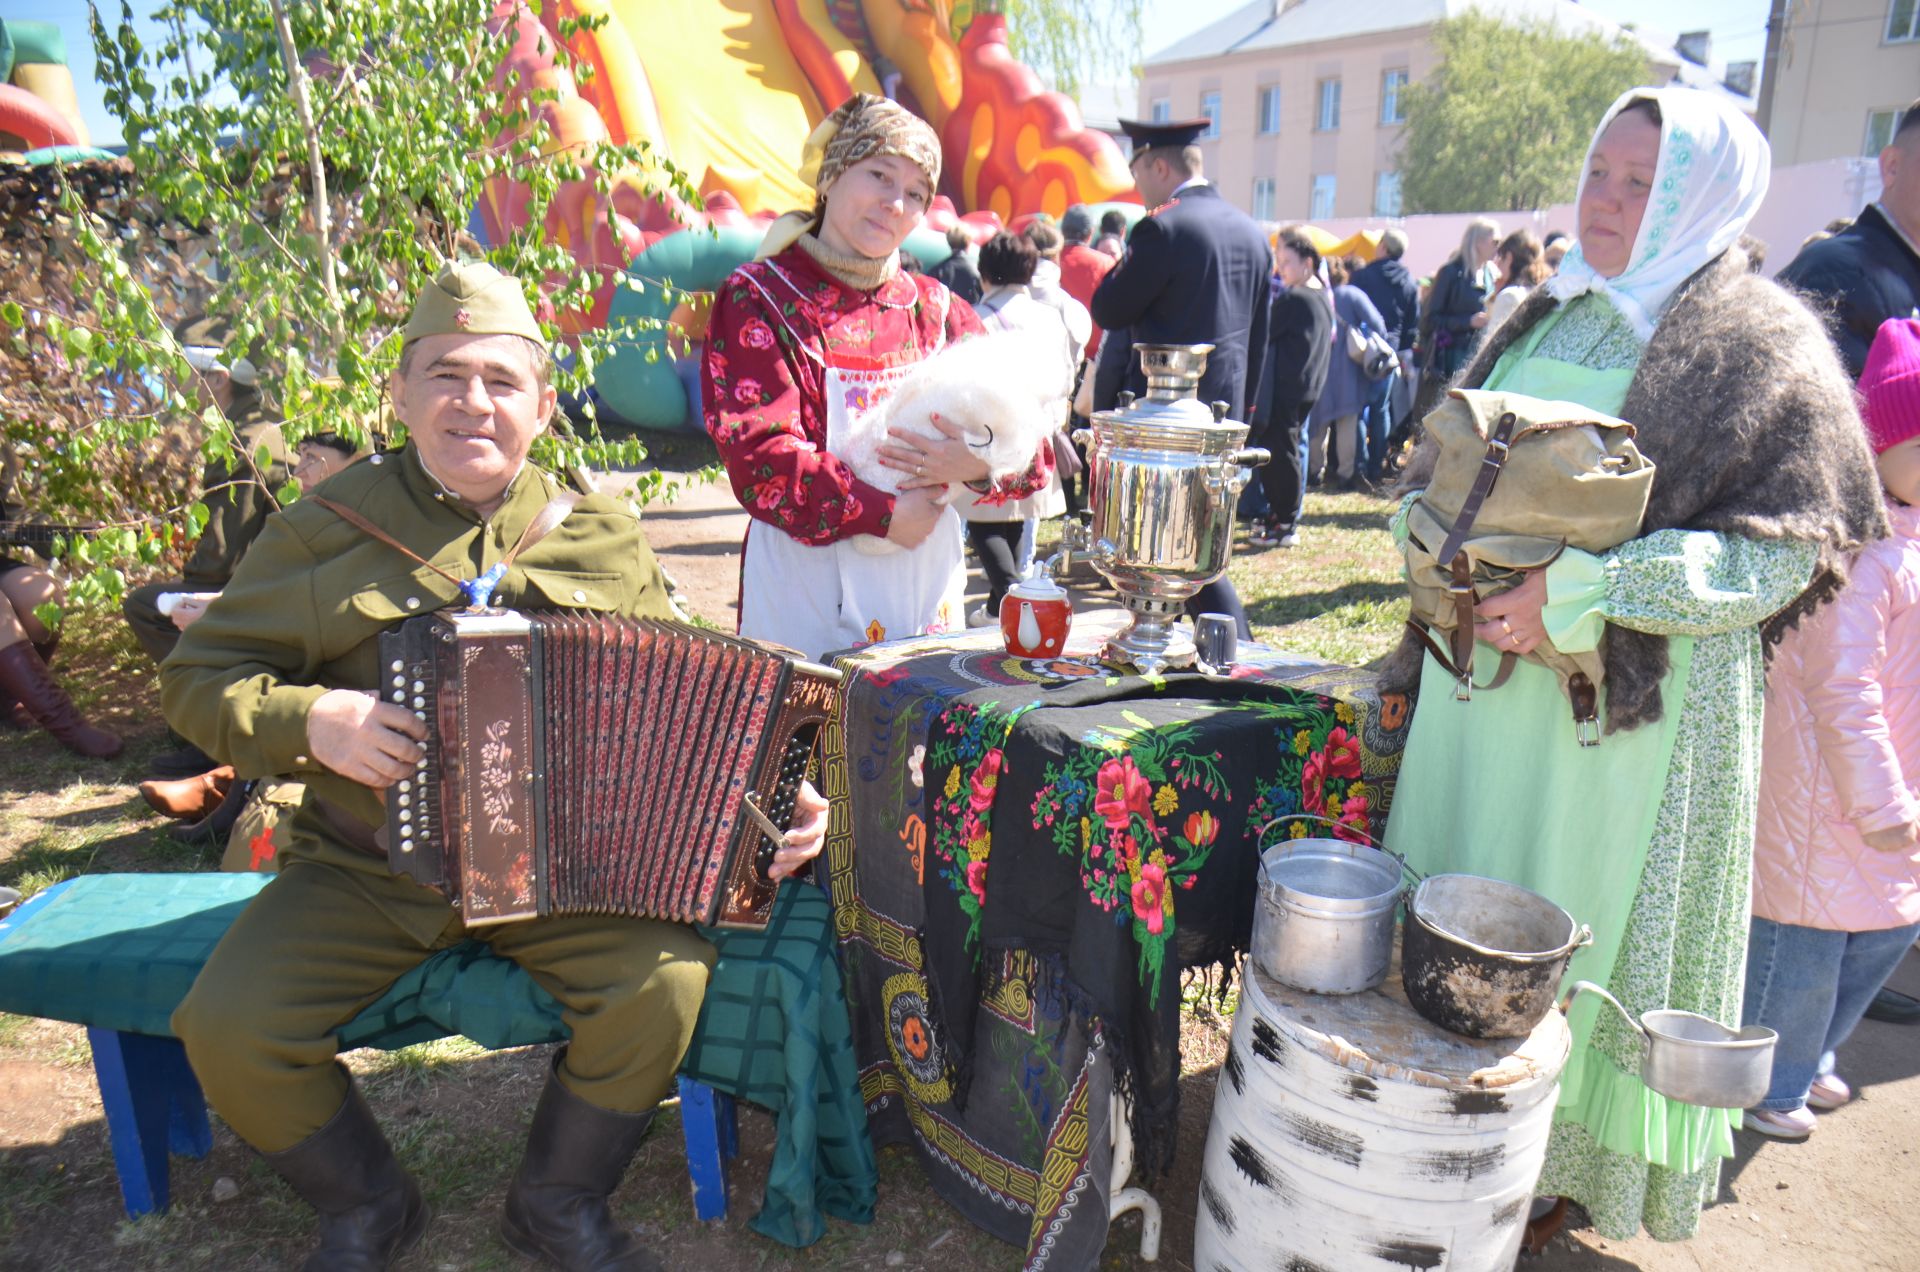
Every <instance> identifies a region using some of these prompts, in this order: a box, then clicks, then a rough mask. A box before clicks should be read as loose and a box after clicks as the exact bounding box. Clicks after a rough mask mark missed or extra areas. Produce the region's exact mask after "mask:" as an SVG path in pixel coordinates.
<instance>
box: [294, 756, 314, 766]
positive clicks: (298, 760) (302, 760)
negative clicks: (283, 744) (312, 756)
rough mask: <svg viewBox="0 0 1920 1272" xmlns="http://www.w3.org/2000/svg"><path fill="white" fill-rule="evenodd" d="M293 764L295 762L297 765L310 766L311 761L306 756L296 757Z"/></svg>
mask: <svg viewBox="0 0 1920 1272" xmlns="http://www.w3.org/2000/svg"><path fill="white" fill-rule="evenodd" d="M293 762H294V763H295V764H308V763H311V761H309V760H308V759H307V757H306V756H304V755H296V756H294V757H293Z"/></svg>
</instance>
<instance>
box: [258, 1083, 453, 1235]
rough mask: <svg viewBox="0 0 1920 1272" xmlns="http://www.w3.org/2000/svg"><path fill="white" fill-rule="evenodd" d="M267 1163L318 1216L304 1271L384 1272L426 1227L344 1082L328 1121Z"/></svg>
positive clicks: (354, 1090) (422, 1205)
mask: <svg viewBox="0 0 1920 1272" xmlns="http://www.w3.org/2000/svg"><path fill="white" fill-rule="evenodd" d="M261 1156H262V1157H264V1158H266V1160H267V1164H268V1165H269V1166H271V1167H273V1168H274V1169H275V1170H277V1171H279V1172H280V1177H281V1178H283V1179H285V1180H286V1181H287V1182H288V1183H289V1184H292V1185H293V1190H294V1191H295V1192H297V1193H299V1194H300V1197H301V1199H302V1200H303V1201H305V1202H306V1203H307V1204H308V1205H310V1206H312V1207H313V1208H314V1209H315V1210H317V1211H319V1212H320V1246H319V1248H318V1249H316V1250H315V1251H314V1252H313V1253H312V1254H310V1255H308V1256H307V1261H306V1262H305V1263H303V1264H301V1265H300V1266H301V1268H302V1269H303V1270H304V1272H384V1270H385V1269H386V1268H387V1267H389V1266H391V1265H392V1263H393V1261H394V1260H395V1259H397V1258H399V1257H400V1256H401V1255H402V1254H405V1253H406V1252H407V1251H408V1250H409V1249H411V1248H412V1247H413V1245H414V1243H415V1242H417V1241H419V1240H420V1234H421V1233H423V1232H425V1231H426V1228H427V1203H426V1201H425V1199H423V1198H422V1197H421V1196H420V1185H419V1184H418V1183H416V1182H415V1181H414V1178H413V1176H411V1175H409V1174H407V1172H406V1171H405V1170H403V1169H402V1168H401V1166H400V1163H399V1161H398V1160H397V1159H395V1157H394V1155H393V1149H392V1148H390V1147H389V1146H388V1144H387V1137H386V1136H384V1135H382V1134H381V1133H380V1126H379V1124H378V1123H376V1122H375V1121H374V1120H373V1110H371V1109H369V1108H368V1107H367V1102H366V1101H365V1100H363V1099H361V1098H360V1090H359V1088H358V1087H356V1086H354V1085H353V1084H352V1082H351V1081H349V1082H348V1085H347V1102H346V1103H345V1104H343V1105H341V1106H340V1111H339V1112H338V1113H336V1114H334V1115H333V1120H332V1121H330V1122H328V1123H327V1124H326V1125H325V1126H323V1127H321V1128H320V1129H319V1130H317V1131H315V1132H314V1133H313V1134H312V1135H309V1136H308V1137H307V1138H306V1139H304V1140H302V1141H301V1142H300V1143H298V1144H295V1145H294V1146H293V1147H292V1148H289V1149H287V1150H286V1151H285V1152H282V1153H262V1154H261Z"/></svg>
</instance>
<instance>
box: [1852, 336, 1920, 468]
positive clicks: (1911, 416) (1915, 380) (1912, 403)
mask: <svg viewBox="0 0 1920 1272" xmlns="http://www.w3.org/2000/svg"><path fill="white" fill-rule="evenodd" d="M1858 391H1859V394H1860V418H1861V419H1862V420H1864V421H1866V425H1867V441H1868V442H1869V443H1871V444H1872V446H1873V453H1874V454H1876V455H1878V454H1879V453H1880V452H1881V451H1883V450H1885V449H1887V447H1889V446H1895V445H1898V444H1899V443H1901V442H1904V441H1906V440H1907V439H1908V438H1909V437H1912V436H1913V435H1914V434H1916V433H1920V319H1914V318H1889V319H1887V320H1886V321H1885V322H1883V323H1881V324H1880V330H1879V332H1878V333H1877V334H1876V335H1875V336H1874V337H1873V348H1871V349H1869V350H1867V366H1866V369H1865V370H1864V371H1862V372H1861V373H1860V383H1859V385H1858Z"/></svg>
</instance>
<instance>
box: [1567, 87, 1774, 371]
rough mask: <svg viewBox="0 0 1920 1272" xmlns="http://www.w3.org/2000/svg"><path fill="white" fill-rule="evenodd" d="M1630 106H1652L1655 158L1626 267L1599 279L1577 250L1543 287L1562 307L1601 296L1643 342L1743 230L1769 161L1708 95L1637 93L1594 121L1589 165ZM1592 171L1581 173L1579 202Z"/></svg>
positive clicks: (1765, 150) (1729, 110) (1729, 108)
mask: <svg viewBox="0 0 1920 1272" xmlns="http://www.w3.org/2000/svg"><path fill="white" fill-rule="evenodd" d="M1638 101H1652V102H1655V103H1657V104H1658V105H1659V107H1660V159H1659V163H1658V165H1657V166H1656V167H1655V169H1654V175H1653V194H1652V196H1651V197H1649V198H1648V200H1647V211H1646V215H1645V216H1644V217H1643V218H1642V219H1641V221H1640V232H1639V234H1637V235H1636V236H1635V237H1634V240H1633V252H1632V254H1631V255H1630V256H1628V257H1627V267H1626V269H1624V270H1622V271H1621V272H1620V274H1619V275H1617V276H1616V277H1613V278H1602V277H1601V276H1600V275H1599V274H1598V273H1596V272H1595V271H1594V268H1593V266H1591V265H1589V264H1588V263H1587V257H1586V253H1585V252H1583V251H1582V250H1581V249H1580V247H1579V246H1578V245H1575V247H1574V249H1573V250H1572V251H1570V252H1568V253H1567V256H1566V259H1565V260H1563V261H1562V262H1561V263H1560V272H1559V273H1558V274H1556V275H1554V277H1553V278H1551V279H1549V280H1548V281H1547V283H1546V288H1547V291H1548V293H1549V294H1550V295H1552V296H1553V297H1554V298H1555V299H1557V300H1559V301H1561V302H1563V303H1564V302H1566V301H1568V300H1571V299H1572V298H1573V297H1575V296H1578V295H1580V294H1581V293H1583V292H1589V291H1591V292H1598V293H1600V294H1601V295H1603V296H1605V297H1606V298H1607V299H1608V300H1609V301H1611V302H1613V305H1614V307H1615V308H1616V309H1618V310H1619V311H1620V312H1621V314H1622V315H1624V316H1625V317H1626V319H1627V322H1628V323H1629V324H1631V325H1632V327H1633V329H1634V330H1635V331H1636V332H1638V333H1639V335H1640V338H1641V339H1642V340H1646V339H1647V338H1649V337H1650V336H1652V335H1653V326H1654V324H1655V323H1656V322H1658V321H1659V320H1660V312H1661V311H1662V310H1663V309H1665V308H1666V306H1667V301H1668V300H1669V299H1671V298H1672V296H1673V294H1674V292H1676V291H1678V290H1679V289H1680V285H1681V284H1682V283H1684V282H1686V281H1687V280H1688V279H1689V278H1692V277H1693V276H1694V275H1695V274H1696V273H1698V272H1699V271H1700V270H1701V268H1702V267H1704V266H1705V265H1706V264H1707V262H1709V261H1711V260H1714V259H1715V258H1716V257H1718V256H1719V255H1720V254H1721V253H1722V252H1724V251H1726V250H1727V249H1728V248H1729V247H1732V246H1733V245H1734V243H1736V242H1737V241H1738V240H1739V238H1740V235H1741V234H1742V233H1744V232H1745V231H1746V228H1747V222H1749V221H1751V220H1752V219H1753V214H1754V213H1755V212H1758V211H1759V210H1760V202H1761V200H1763V199H1765V198H1766V197H1767V178H1768V175H1769V173H1770V172H1771V169H1772V166H1773V152H1772V150H1771V149H1770V148H1769V147H1768V146H1767V139H1766V138H1765V137H1763V136H1761V134H1760V130H1759V129H1758V128H1756V127H1754V123H1753V121H1752V120H1751V119H1748V118H1747V117H1746V116H1745V115H1744V114H1742V113H1741V112H1740V111H1739V110H1738V109H1736V108H1735V107H1734V106H1733V105H1732V104H1731V103H1730V102H1728V101H1726V100H1725V99H1723V98H1721V97H1719V96H1717V95H1715V94H1713V93H1708V92H1703V91H1701V90H1700V89H1696V88H1673V87H1668V88H1635V89H1629V90H1628V91H1627V92H1625V93H1622V94H1621V95H1620V97H1619V99H1618V100H1617V101H1615V102H1614V103H1613V105H1612V107H1611V108H1609V109H1608V111H1607V113H1606V115H1605V116H1604V117H1603V118H1602V119H1601V120H1600V127H1599V128H1597V129H1595V130H1594V134H1593V143H1592V145H1589V146H1588V148H1587V155H1588V158H1589V160H1591V157H1592V154H1593V146H1595V145H1598V144H1599V143H1600V136H1601V134H1602V133H1604V132H1606V130H1607V125H1609V124H1611V123H1612V122H1613V121H1614V119H1615V117H1617V116H1618V115H1619V114H1620V112H1621V111H1623V110H1625V109H1627V107H1629V106H1631V105H1633V104H1634V103H1635V102H1638ZM1591 166H1592V165H1591V163H1590V162H1589V163H1588V164H1585V165H1583V166H1582V168H1581V170H1580V192H1581V194H1585V193H1586V188H1587V177H1586V173H1587V169H1588V168H1589V167H1591ZM1575 206H1576V207H1577V206H1578V204H1577V202H1576V204H1575Z"/></svg>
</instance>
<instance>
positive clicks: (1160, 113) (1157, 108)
mask: <svg viewBox="0 0 1920 1272" xmlns="http://www.w3.org/2000/svg"><path fill="white" fill-rule="evenodd" d="M1172 118H1173V103H1172V102H1170V101H1168V100H1167V99H1166V98H1164V97H1156V98H1154V99H1153V101H1151V102H1150V103H1148V105H1147V119H1148V120H1149V121H1150V122H1152V123H1156V124H1164V123H1166V122H1167V121H1168V120H1169V119H1172Z"/></svg>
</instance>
